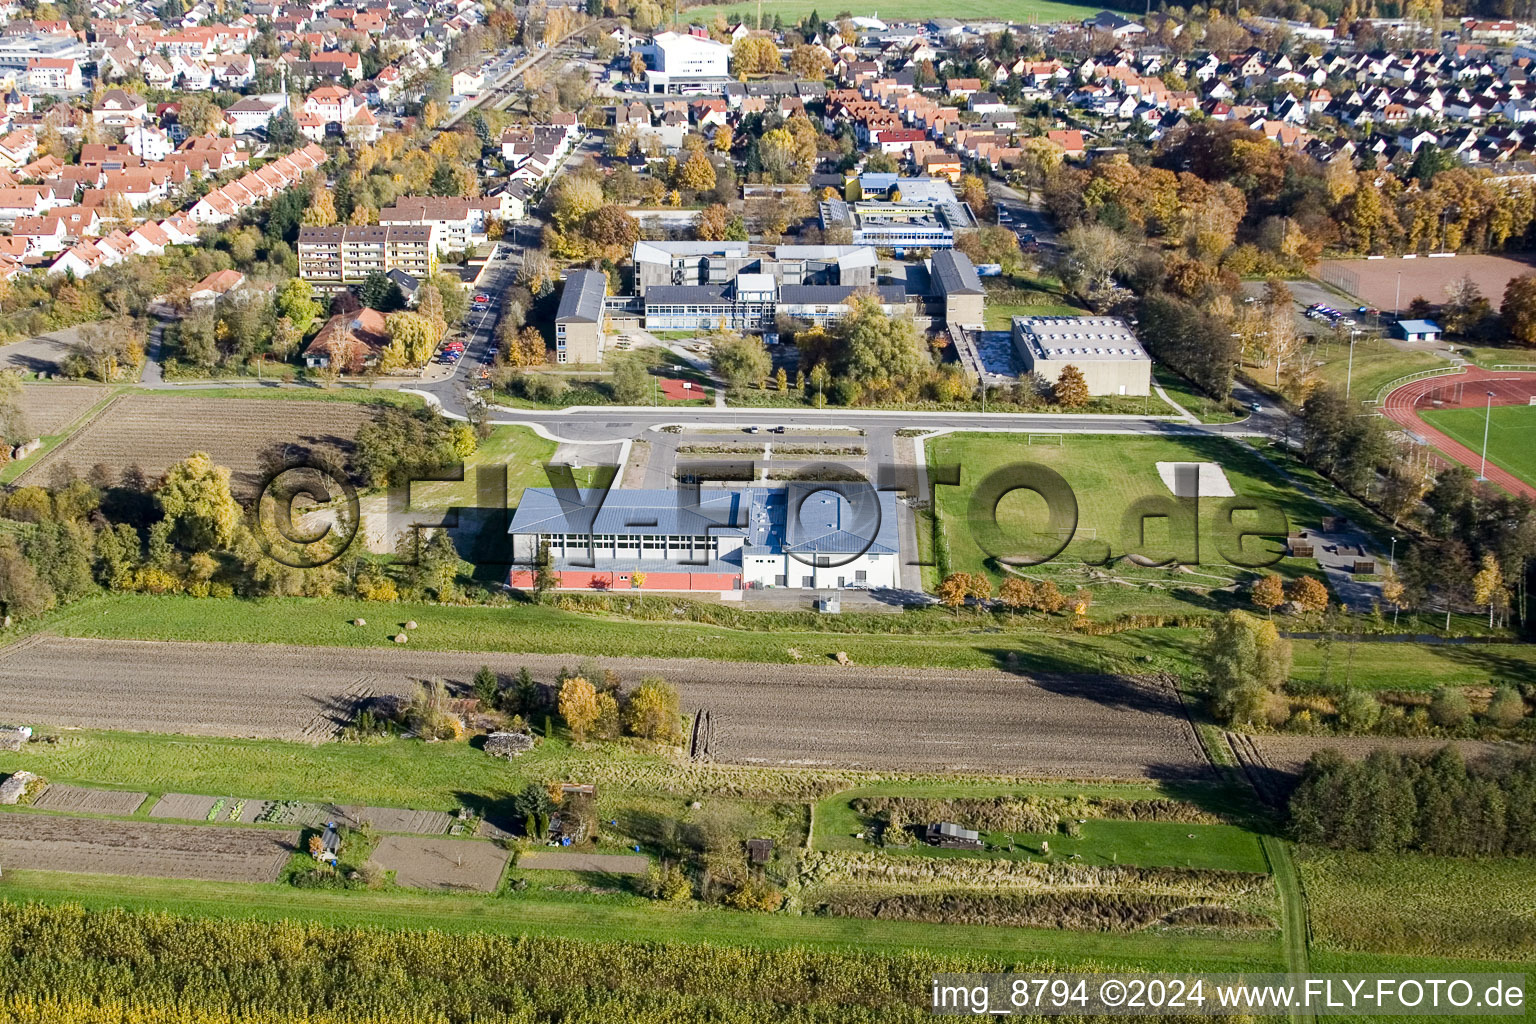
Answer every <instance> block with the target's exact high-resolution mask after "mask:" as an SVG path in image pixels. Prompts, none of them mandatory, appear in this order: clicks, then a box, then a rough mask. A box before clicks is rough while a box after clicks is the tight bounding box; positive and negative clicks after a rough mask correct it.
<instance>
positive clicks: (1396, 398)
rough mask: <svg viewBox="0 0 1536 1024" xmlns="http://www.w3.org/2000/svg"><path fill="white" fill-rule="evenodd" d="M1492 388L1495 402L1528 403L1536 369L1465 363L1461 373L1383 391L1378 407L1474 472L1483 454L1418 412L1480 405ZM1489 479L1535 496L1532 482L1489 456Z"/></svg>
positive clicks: (1535, 383)
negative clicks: (1520, 370) (1480, 366)
mask: <svg viewBox="0 0 1536 1024" xmlns="http://www.w3.org/2000/svg"><path fill="white" fill-rule="evenodd" d="M1490 391H1492V392H1493V404H1494V405H1529V404H1530V400H1531V396H1532V395H1536V373H1511V372H1509V371H1508V370H1505V371H1502V372H1497V373H1496V372H1494V371H1492V370H1482V369H1478V368H1477V367H1475V366H1469V367H1467V370H1466V372H1465V373H1457V374H1446V375H1444V376H1440V377H1425V378H1424V379H1422V380H1415V381H1409V382H1408V383H1407V384H1404V385H1403V386H1402V387H1400V388H1398V389H1397V390H1395V391H1393V392H1392V393H1391V394H1389V395H1387V397H1386V398H1385V399H1384V400H1383V401H1382V403H1381V411H1382V414H1383V415H1385V416H1386V417H1387V419H1389V420H1391V421H1392V422H1394V423H1396V424H1398V425H1399V426H1401V427H1403V428H1404V429H1406V430H1411V431H1413V432H1414V433H1415V434H1417V435H1418V436H1419V437H1422V438H1423V439H1424V440H1425V441H1427V442H1429V444H1431V445H1432V446H1433V447H1434V448H1436V449H1437V450H1438V451H1439V452H1440V453H1441V454H1442V455H1444V456H1445V457H1446V458H1449V459H1454V460H1455V461H1457V462H1459V463H1461V464H1462V465H1463V466H1466V467H1467V468H1468V469H1471V470H1472V472H1474V473H1475V472H1477V470H1478V467H1479V466H1480V465H1481V464H1482V455H1481V454H1480V453H1479V452H1475V451H1473V450H1472V449H1470V448H1468V447H1467V446H1466V445H1464V444H1462V443H1461V442H1459V441H1455V440H1453V439H1451V438H1450V437H1448V436H1447V435H1445V434H1442V433H1441V432H1440V431H1438V430H1436V429H1435V428H1434V427H1432V426H1430V425H1429V424H1428V423H1426V422H1424V420H1423V419H1422V418H1421V417H1420V416H1419V412H1420V410H1421V409H1429V408H1435V409H1472V408H1476V409H1481V408H1482V407H1483V406H1484V404H1485V403H1486V402H1487V401H1488V392H1490ZM1435 399H1439V404H1433V403H1434V401H1435ZM1488 480H1489V481H1490V482H1491V483H1494V484H1497V485H1498V486H1500V487H1502V488H1504V490H1506V491H1508V492H1509V493H1510V494H1515V495H1524V496H1525V497H1527V498H1532V499H1536V487H1532V486H1531V485H1529V484H1527V483H1526V482H1525V481H1523V480H1521V479H1520V478H1519V477H1517V476H1515V475H1514V474H1513V473H1510V472H1509V471H1508V470H1505V469H1503V468H1501V467H1499V466H1496V465H1494V464H1493V463H1492V462H1489V463H1488Z"/></svg>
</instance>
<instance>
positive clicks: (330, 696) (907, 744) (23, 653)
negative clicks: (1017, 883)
mask: <svg viewBox="0 0 1536 1024" xmlns="http://www.w3.org/2000/svg"><path fill="white" fill-rule="evenodd" d="M577 660H578V659H576V658H572V657H568V656H550V655H515V654H514V655H508V654H476V653H465V652H450V651H422V650H369V649H353V648H329V647H292V646H282V645H277V644H192V643H165V642H158V641H133V640H128V641H122V640H87V639H72V638H62V637H38V638H35V639H32V640H29V641H23V642H21V643H18V644H16V645H13V646H12V647H9V648H5V649H3V650H0V718H3V719H12V720H19V721H28V722H35V723H39V724H46V725H53V726H76V727H80V728H90V729H129V730H141V731H148V732H173V733H186V734H193V735H215V736H218V735H231V736H258V737H270V738H279V739H324V738H326V737H327V736H329V735H330V734H332V733H333V731H334V730H335V728H336V727H337V725H338V723H340V722H343V721H345V720H346V718H347V717H348V716H349V714H350V713H351V709H352V708H354V707H355V706H356V704H357V702H358V701H359V700H360V699H361V698H363V697H365V696H367V695H368V694H383V693H406V692H409V691H410V690H411V689H413V688H414V686H415V684H416V682H417V681H418V680H422V679H428V678H434V677H440V678H443V679H445V680H447V681H448V682H449V683H450V684H453V685H455V686H456V687H459V688H463V689H465V690H467V689H468V686H469V682H470V680H471V679H472V678H473V676H474V674H475V671H476V669H478V668H479V666H481V665H482V664H489V665H490V666H491V667H492V668H493V669H494V670H495V671H497V672H498V673H500V674H501V675H502V676H503V678H504V679H510V678H511V677H512V676H514V675H515V674H516V673H517V671H518V670H519V669H520V668H521V667H523V666H525V665H526V666H527V667H528V669H529V670H530V671H531V672H532V673H533V675H534V678H535V679H537V680H538V681H539V682H541V683H552V682H553V681H554V679H555V677H556V675H557V674H558V672H559V671H560V669H561V668H563V667H566V666H570V667H574V666H575V665H576V663H577ZM602 667H603V668H604V669H607V670H612V671H614V672H617V673H618V674H619V675H620V676H621V677H622V678H623V680H624V682H625V683H626V684H627V685H631V686H632V685H634V684H635V683H636V682H638V681H639V680H640V679H641V678H642V677H644V676H647V675H659V676H662V677H663V678H665V679H667V680H669V681H671V682H672V683H674V684H675V685H676V686H677V687H678V689H679V690H680V692H681V694H682V697H683V707H684V711H685V712H688V713H690V714H691V713H693V712H696V711H700V710H707V711H708V712H709V713H710V719H711V722H712V726H713V728H712V730H711V736H710V743H709V748H708V751H707V754H708V756H709V757H710V758H712V759H714V760H718V761H729V762H737V763H747V764H765V765H804V766H816V765H826V766H841V767H861V768H872V769H906V770H923V771H988V772H1001V773H1009V774H1019V775H1035V776H1051V777H1062V778H1117V779H1118V778H1135V779H1140V778H1149V777H1151V778H1189V777H1204V776H1205V775H1206V774H1207V773H1208V771H1209V769H1208V767H1207V766H1206V763H1205V758H1204V756H1203V754H1202V753H1201V750H1200V746H1199V742H1198V740H1197V739H1196V737H1195V734H1194V730H1193V728H1192V727H1191V726H1190V724H1189V720H1188V718H1187V717H1186V716H1185V714H1184V712H1183V708H1182V707H1181V706H1180V704H1179V701H1178V698H1177V696H1176V695H1175V694H1174V693H1173V692H1172V691H1171V690H1169V689H1168V688H1166V687H1163V686H1160V685H1154V684H1151V683H1138V682H1131V681H1126V680H1120V679H1114V678H1107V677H1097V676H1039V677H1033V678H1026V677H1023V676H1018V675H1012V674H1009V673H1006V672H1001V671H953V670H937V669H934V670H924V669H900V668H891V669H873V668H852V667H850V668H843V667H839V666H836V665H806V666H794V667H786V666H774V667H773V668H771V669H770V668H766V667H765V666H762V665H754V664H746V663H736V662H710V661H701V660H685V659H671V660H663V659H644V658H607V659H603V660H602Z"/></svg>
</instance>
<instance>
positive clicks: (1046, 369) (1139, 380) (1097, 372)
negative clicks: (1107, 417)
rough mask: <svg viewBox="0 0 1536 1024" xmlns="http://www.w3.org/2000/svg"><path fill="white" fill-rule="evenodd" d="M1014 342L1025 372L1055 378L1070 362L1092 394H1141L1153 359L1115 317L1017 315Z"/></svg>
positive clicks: (1146, 390)
mask: <svg viewBox="0 0 1536 1024" xmlns="http://www.w3.org/2000/svg"><path fill="white" fill-rule="evenodd" d="M1013 346H1014V348H1015V349H1016V350H1017V351H1018V353H1019V357H1020V358H1021V359H1022V360H1023V361H1024V368H1025V371H1026V372H1028V373H1038V374H1040V375H1041V376H1043V377H1044V378H1045V379H1046V380H1048V381H1051V382H1053V383H1054V382H1055V380H1056V379H1057V378H1058V377H1060V376H1061V371H1062V370H1063V369H1065V368H1066V367H1067V366H1075V367H1077V368H1078V369H1079V370H1081V371H1082V373H1083V378H1084V380H1086V381H1087V383H1088V392H1089V394H1093V395H1145V394H1148V393H1149V392H1150V390H1151V386H1152V357H1151V356H1149V355H1148V354H1147V351H1146V349H1144V348H1142V346H1141V340H1140V339H1139V338H1137V337H1136V332H1135V331H1133V330H1131V328H1130V326H1129V325H1128V324H1126V322H1125V321H1124V320H1121V319H1120V318H1119V317H1115V316H1016V317H1014V318H1013Z"/></svg>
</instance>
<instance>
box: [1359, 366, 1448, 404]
mask: <svg viewBox="0 0 1536 1024" xmlns="http://www.w3.org/2000/svg"><path fill="white" fill-rule="evenodd" d="M1466 372H1467V368H1466V366H1437V367H1435V368H1434V369H1431V370H1420V371H1419V372H1418V373H1410V374H1408V375H1407V376H1406V377H1399V378H1397V379H1396V380H1389V381H1387V382H1386V383H1385V384H1383V385H1382V386H1381V387H1379V388H1377V389H1376V397H1375V398H1368V399H1366V400H1365V401H1364V402H1362V403H1361V404H1362V405H1380V404H1381V401H1382V399H1384V398H1386V397H1387V396H1388V395H1390V394H1391V393H1392V392H1394V391H1396V390H1397V389H1398V388H1400V387H1402V386H1403V385H1404V384H1409V383H1412V382H1413V381H1416V380H1423V379H1425V378H1426V377H1445V376H1450V375H1453V374H1458V373H1466Z"/></svg>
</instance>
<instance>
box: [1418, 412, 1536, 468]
mask: <svg viewBox="0 0 1536 1024" xmlns="http://www.w3.org/2000/svg"><path fill="white" fill-rule="evenodd" d="M1424 419H1425V420H1426V421H1427V422H1428V423H1429V424H1430V426H1432V427H1434V428H1435V429H1437V430H1442V431H1444V432H1445V433H1446V434H1447V435H1449V436H1450V437H1452V438H1454V439H1456V440H1457V441H1460V442H1461V443H1462V444H1464V445H1466V446H1467V447H1468V448H1469V449H1471V450H1472V451H1473V452H1481V451H1482V450H1483V427H1484V425H1485V424H1486V425H1487V429H1488V461H1489V462H1492V463H1494V464H1496V465H1498V466H1500V467H1502V468H1503V469H1506V470H1508V471H1509V472H1511V473H1513V474H1514V475H1515V476H1517V477H1519V478H1520V479H1521V480H1524V481H1525V482H1526V483H1528V484H1530V485H1531V486H1532V487H1536V406H1533V405H1501V406H1497V407H1495V408H1494V409H1492V410H1491V412H1490V411H1485V410H1483V409H1437V410H1434V411H1432V412H1426V413H1424Z"/></svg>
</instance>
